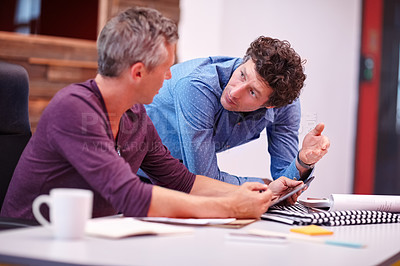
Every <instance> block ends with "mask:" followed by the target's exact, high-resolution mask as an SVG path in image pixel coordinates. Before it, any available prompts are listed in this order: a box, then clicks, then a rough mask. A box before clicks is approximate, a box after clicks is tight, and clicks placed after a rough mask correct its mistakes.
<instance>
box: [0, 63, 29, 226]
mask: <svg viewBox="0 0 400 266" xmlns="http://www.w3.org/2000/svg"><path fill="white" fill-rule="evenodd" d="M28 96H29V78H28V73H27V71H26V70H25V68H23V67H22V66H19V65H15V64H10V63H6V62H1V61H0V207H1V206H2V205H3V201H4V197H5V195H6V193H7V189H8V185H9V183H10V181H11V177H12V175H13V173H14V169H15V167H16V165H17V163H18V160H19V158H20V156H21V153H22V151H23V150H24V148H25V146H26V144H27V143H28V141H29V139H30V137H31V135H32V133H31V127H30V123H29V113H28ZM33 224H35V223H32V222H30V221H25V220H21V219H13V218H6V217H0V230H2V229H9V228H16V227H25V226H29V225H33Z"/></svg>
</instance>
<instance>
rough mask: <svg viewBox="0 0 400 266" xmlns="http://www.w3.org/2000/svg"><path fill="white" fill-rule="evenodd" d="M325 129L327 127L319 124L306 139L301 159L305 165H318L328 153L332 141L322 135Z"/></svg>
mask: <svg viewBox="0 0 400 266" xmlns="http://www.w3.org/2000/svg"><path fill="white" fill-rule="evenodd" d="M324 128H325V125H324V124H323V123H319V124H318V125H317V126H316V127H315V128H314V129H313V130H311V131H310V132H309V133H308V134H307V135H306V136H305V137H304V140H303V146H302V148H301V150H300V153H299V158H300V160H301V161H302V162H304V163H305V164H309V165H312V164H315V163H317V162H318V161H319V160H320V159H321V158H322V157H323V156H324V155H325V154H326V153H327V152H328V148H329V146H330V141H329V139H328V137H327V136H324V135H322V134H321V133H322V131H323V130H324Z"/></svg>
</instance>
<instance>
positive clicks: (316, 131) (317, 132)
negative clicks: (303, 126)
mask: <svg viewBox="0 0 400 266" xmlns="http://www.w3.org/2000/svg"><path fill="white" fill-rule="evenodd" d="M324 128H325V125H324V123H319V124H318V125H316V126H315V128H314V129H313V130H312V134H313V135H315V136H319V135H321V133H322V131H323V130H324Z"/></svg>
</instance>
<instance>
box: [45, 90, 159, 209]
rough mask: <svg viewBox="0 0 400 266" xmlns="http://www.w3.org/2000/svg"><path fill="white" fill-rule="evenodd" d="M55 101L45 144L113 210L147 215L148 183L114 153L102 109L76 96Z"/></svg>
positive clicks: (149, 196) (149, 191)
mask: <svg viewBox="0 0 400 266" xmlns="http://www.w3.org/2000/svg"><path fill="white" fill-rule="evenodd" d="M59 104H60V106H59V108H57V109H56V110H55V111H54V112H53V113H52V116H53V118H52V119H51V121H52V122H53V123H52V125H51V126H50V127H49V130H48V136H47V138H48V144H49V145H51V146H52V148H53V149H55V150H57V152H58V153H59V154H60V156H62V157H63V158H65V160H66V161H67V162H68V163H69V164H71V165H72V167H73V168H74V169H75V170H76V171H77V172H78V173H79V175H80V176H81V177H82V178H83V179H84V180H85V181H86V182H87V183H88V185H89V186H90V187H91V188H92V189H93V190H94V191H95V192H97V193H98V194H99V195H100V196H101V197H102V198H104V199H105V200H106V201H107V202H109V203H110V204H111V205H112V206H113V208H114V209H115V210H116V211H118V212H122V213H123V214H124V215H126V216H147V212H148V209H149V206H150V200H151V195H152V185H150V184H145V183H143V182H141V181H140V179H139V178H138V177H137V176H136V175H135V174H134V173H132V171H131V168H130V165H129V164H128V163H127V162H126V161H125V160H124V159H123V158H122V157H120V156H118V154H117V152H116V151H115V143H114V140H113V139H112V137H110V136H109V134H108V133H109V132H108V128H109V127H108V126H107V122H106V121H107V120H106V117H105V115H104V113H103V112H102V110H99V108H98V107H97V106H95V105H93V104H91V103H90V102H87V101H86V99H82V98H80V97H79V96H77V97H66V98H65V99H63V101H60V103H59ZM85 117H86V118H87V117H90V119H86V118H85ZM85 121H88V122H87V123H86V122H85ZM68 167H69V166H68V165H66V166H65V169H66V171H68V169H69V168H68ZM77 178H78V177H77ZM67 182H73V180H69V181H67ZM95 209H96V206H94V212H95Z"/></svg>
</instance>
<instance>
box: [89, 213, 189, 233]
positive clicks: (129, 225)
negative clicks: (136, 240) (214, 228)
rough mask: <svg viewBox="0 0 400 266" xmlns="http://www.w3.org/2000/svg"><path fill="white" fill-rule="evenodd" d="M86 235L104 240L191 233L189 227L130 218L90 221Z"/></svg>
mask: <svg viewBox="0 0 400 266" xmlns="http://www.w3.org/2000/svg"><path fill="white" fill-rule="evenodd" d="M85 231H86V234H87V235H91V236H97V237H105V238H123V237H128V236H139V235H168V234H187V233H192V232H193V229H192V228H189V227H183V226H176V225H168V224H160V223H150V222H143V221H139V220H136V219H134V218H131V217H123V218H115V217H112V218H98V219H91V220H90V221H88V222H87V224H86V230H85Z"/></svg>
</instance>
